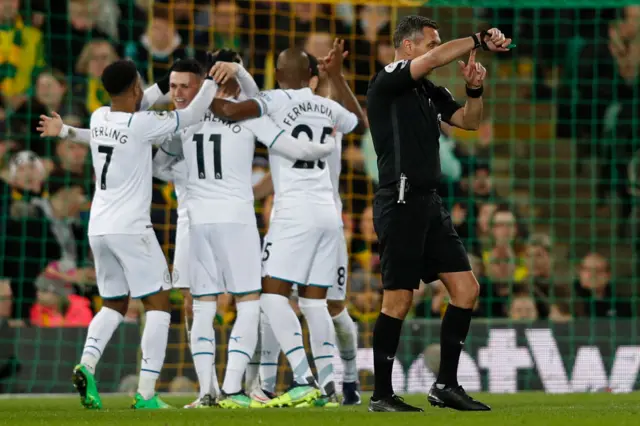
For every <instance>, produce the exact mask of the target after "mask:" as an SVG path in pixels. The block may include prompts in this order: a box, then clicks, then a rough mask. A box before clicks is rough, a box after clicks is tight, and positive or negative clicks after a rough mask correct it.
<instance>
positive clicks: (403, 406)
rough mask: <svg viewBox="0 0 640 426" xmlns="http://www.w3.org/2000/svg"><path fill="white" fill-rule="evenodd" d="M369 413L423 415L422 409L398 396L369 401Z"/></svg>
mask: <svg viewBox="0 0 640 426" xmlns="http://www.w3.org/2000/svg"><path fill="white" fill-rule="evenodd" d="M369 411H371V412H381V413H385V412H386V413H390V412H405V413H422V412H423V411H424V410H423V409H422V408H418V407H414V406H413V405H409V404H407V403H406V402H404V399H402V398H401V397H399V396H398V395H395V394H394V395H390V396H385V397H382V398H380V399H374V398H373V397H372V398H371V400H370V401H369Z"/></svg>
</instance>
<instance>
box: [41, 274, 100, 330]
mask: <svg viewBox="0 0 640 426" xmlns="http://www.w3.org/2000/svg"><path fill="white" fill-rule="evenodd" d="M59 269H60V264H59V263H58V262H51V263H50V264H49V265H48V266H47V267H46V269H45V270H44V271H43V272H42V273H41V274H40V275H39V276H38V278H36V281H35V287H36V289H37V291H36V303H35V304H34V305H33V306H32V307H31V314H30V319H31V325H33V326H36V327H88V326H89V323H90V322H91V319H92V318H93V313H92V312H91V308H90V307H89V305H90V302H89V300H88V299H87V298H85V297H82V296H78V295H77V294H73V287H72V284H71V283H69V282H65V281H64V280H60V279H58V278H57V277H56V276H55V274H51V273H49V271H50V270H54V271H55V270H59ZM70 272H75V271H73V270H72V271H66V273H70Z"/></svg>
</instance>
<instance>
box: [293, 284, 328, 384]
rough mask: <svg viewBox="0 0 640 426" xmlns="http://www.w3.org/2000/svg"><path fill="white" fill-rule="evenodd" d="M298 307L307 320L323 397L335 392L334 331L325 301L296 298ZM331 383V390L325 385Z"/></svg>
mask: <svg viewBox="0 0 640 426" xmlns="http://www.w3.org/2000/svg"><path fill="white" fill-rule="evenodd" d="M298 306H300V310H301V311H302V314H303V315H304V317H305V319H306V320H307V326H308V327H309V341H310V343H311V353H312V354H313V362H314V363H315V365H316V371H317V373H318V383H319V384H320V390H321V391H322V393H323V395H326V394H327V393H332V392H335V381H334V378H333V350H334V348H335V346H336V345H335V330H334V328H333V321H332V320H331V315H330V314H329V310H328V309H327V300H326V299H307V298H304V297H300V298H298ZM330 383H333V385H334V387H333V388H327V385H328V384H330Z"/></svg>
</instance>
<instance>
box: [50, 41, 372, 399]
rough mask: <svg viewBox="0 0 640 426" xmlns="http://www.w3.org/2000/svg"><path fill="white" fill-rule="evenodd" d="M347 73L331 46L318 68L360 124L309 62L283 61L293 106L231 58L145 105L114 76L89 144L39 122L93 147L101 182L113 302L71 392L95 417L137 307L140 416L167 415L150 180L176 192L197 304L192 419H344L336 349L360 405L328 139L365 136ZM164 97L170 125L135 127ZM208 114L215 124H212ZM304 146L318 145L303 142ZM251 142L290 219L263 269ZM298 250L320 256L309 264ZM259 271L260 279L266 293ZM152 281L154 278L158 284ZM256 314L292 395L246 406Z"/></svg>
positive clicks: (127, 75)
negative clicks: (203, 414) (232, 310)
mask: <svg viewBox="0 0 640 426" xmlns="http://www.w3.org/2000/svg"><path fill="white" fill-rule="evenodd" d="M341 64H342V47H341V44H339V43H337V44H336V45H335V46H334V49H333V50H332V51H331V52H330V54H329V56H327V58H324V59H323V63H322V66H323V67H324V69H325V70H326V74H327V75H329V77H330V81H331V88H332V95H334V96H335V97H336V98H338V99H341V100H342V101H343V102H344V105H345V106H347V107H348V108H349V109H351V110H352V111H355V112H356V114H357V115H356V114H353V113H350V112H349V111H347V110H346V109H345V108H344V107H342V106H341V105H339V104H338V103H336V102H334V101H331V100H329V99H326V98H322V97H319V96H316V95H314V94H313V93H312V91H311V89H309V85H310V83H311V82H312V81H313V80H314V79H315V80H317V72H312V71H315V70H316V69H317V65H313V66H311V65H312V64H310V60H309V57H308V56H307V55H306V54H304V53H303V52H300V51H298V50H295V49H289V50H287V51H285V52H283V54H282V55H281V56H280V58H279V60H278V71H277V72H278V81H279V83H280V87H282V88H286V89H288V90H276V91H269V92H263V93H260V94H259V93H258V88H257V86H256V85H255V82H254V81H253V78H252V77H251V76H250V75H249V73H248V72H247V71H246V70H245V69H244V68H243V67H242V65H241V60H240V58H239V56H238V55H237V54H235V53H234V52H231V51H221V52H218V53H217V54H214V55H210V58H209V62H208V63H207V64H206V68H204V69H203V67H202V66H201V65H200V64H198V63H197V62H195V61H192V60H185V61H180V62H177V63H176V64H174V67H173V68H172V72H170V74H169V75H168V76H167V77H166V78H165V79H163V80H162V81H159V82H158V83H157V84H156V85H154V86H152V87H151V88H149V89H147V90H146V91H145V92H144V93H143V92H142V89H141V88H140V78H139V76H138V73H137V71H136V70H135V66H133V64H132V63H131V62H129V61H118V62H116V63H114V64H113V65H111V66H110V67H108V68H107V70H105V73H104V76H103V80H104V81H103V82H104V85H105V88H106V89H107V90H108V91H109V93H110V95H111V98H112V100H113V102H112V106H111V107H104V108H101V109H99V110H97V111H96V112H95V113H94V114H93V115H92V118H91V129H75V128H72V127H69V126H66V125H63V123H62V121H61V120H60V117H59V116H57V115H56V114H54V117H53V118H49V117H42V122H41V129H42V132H43V135H44V136H64V137H69V138H72V139H74V140H77V141H79V142H84V143H88V144H89V145H90V146H91V151H92V157H93V164H94V169H95V173H96V176H98V179H97V180H96V193H95V196H94V200H93V204H92V208H91V223H90V229H89V233H90V234H89V235H90V240H91V247H92V249H93V251H94V256H95V257H96V269H97V279H98V287H99V290H100V294H101V296H102V297H103V299H104V300H105V302H104V307H103V308H102V309H101V311H100V312H99V313H98V314H97V315H96V317H95V319H94V320H93V322H92V323H91V325H90V327H89V330H88V334H87V341H86V343H85V348H84V351H83V355H82V359H81V361H80V364H78V366H77V367H76V368H75V369H74V385H75V386H76V388H77V390H78V392H79V394H80V397H81V402H82V404H83V405H84V406H85V407H87V408H101V407H102V401H101V399H100V395H99V393H98V389H97V385H96V381H95V378H94V373H95V368H96V366H97V363H98V361H99V359H100V356H101V355H102V352H103V350H104V348H105V346H106V344H107V343H108V341H109V339H110V337H111V335H112V334H113V332H114V331H115V329H116V328H117V327H118V325H119V324H120V323H121V322H122V319H123V314H124V312H126V307H127V303H128V300H129V296H132V297H139V298H141V299H142V300H143V304H144V305H145V309H146V311H147V321H146V325H145V331H144V333H143V336H142V343H141V346H142V359H143V365H142V366H141V373H140V385H139V389H138V393H137V395H136V400H135V402H134V406H133V407H134V408H136V409H159V408H169V406H168V405H167V404H165V403H164V402H163V401H162V400H160V398H158V396H157V395H156V394H155V382H156V380H157V377H158V376H159V374H160V370H161V367H162V364H163V362H164V355H165V352H166V344H167V335H168V327H169V321H168V318H169V314H168V311H169V303H168V291H169V285H168V283H167V282H166V281H165V280H164V275H165V274H164V271H166V270H167V267H166V262H165V261H164V257H163V256H162V252H161V250H160V247H159V245H158V242H157V240H156V238H155V235H153V231H152V230H151V223H150V218H149V215H148V205H149V204H150V198H151V197H150V191H151V177H152V174H153V175H155V176H157V177H161V178H162V177H163V178H165V179H167V180H172V181H173V182H174V183H175V185H176V192H177V196H178V215H179V219H178V231H177V234H178V235H177V237H176V255H175V259H174V274H173V284H174V286H175V287H180V288H188V289H189V290H188V291H189V293H190V297H192V298H193V302H192V304H193V326H192V329H191V336H190V347H191V351H192V355H193V359H194V365H195V367H196V373H197V375H198V380H199V384H200V395H199V397H198V399H196V401H194V402H193V403H191V404H189V405H187V406H186V408H200V407H208V406H212V405H214V404H216V403H217V404H218V405H219V406H221V407H223V408H260V407H263V406H267V407H270V406H314V405H317V406H333V405H337V403H338V398H337V393H336V389H335V385H334V379H333V367H332V362H333V360H332V358H333V348H334V346H335V340H336V339H335V335H336V333H337V336H338V343H339V345H338V346H339V349H340V353H341V357H342V358H343V360H344V361H345V364H346V365H345V366H346V372H345V380H344V386H343V389H344V393H345V400H344V403H346V404H357V403H360V398H359V395H358V393H357V387H356V377H357V371H356V368H355V356H356V329H355V324H354V323H353V321H352V320H351V319H350V318H349V317H348V315H347V313H346V310H344V303H343V301H344V285H345V279H346V266H347V265H346V261H345V260H344V258H345V257H346V245H345V243H344V237H343V235H342V224H341V220H340V218H341V203H339V196H338V197H337V196H336V194H337V184H338V178H339V173H340V171H339V166H340V151H339V149H340V148H339V147H336V140H335V139H334V136H333V134H334V133H335V132H339V133H338V134H343V133H348V132H350V131H352V130H354V129H355V128H356V127H361V125H362V122H363V120H362V119H363V117H364V114H363V113H362V110H361V109H360V107H359V105H357V102H356V101H355V97H354V96H353V94H352V93H351V92H350V90H349V88H348V85H347V84H346V82H345V81H344V78H343V77H342V69H341ZM207 73H208V76H206V77H205V75H206V74H207ZM312 74H316V77H314V76H312ZM203 80H215V82H213V81H204V82H203ZM216 83H218V84H216ZM316 84H317V83H316ZM216 92H217V95H216V97H217V99H216V101H215V102H213V103H212V99H213V96H214V93H216ZM167 94H170V95H171V100H172V102H173V103H174V106H175V107H176V109H175V111H172V112H155V113H145V112H141V111H142V110H144V109H146V108H148V107H150V106H151V105H153V104H154V103H155V102H156V101H158V100H159V99H161V98H163V97H164V96H165V95H167ZM243 99H249V100H246V101H244V102H241V101H242V100H243ZM209 105H211V106H212V107H213V112H214V114H212V113H211V111H208V107H209ZM298 105H309V106H310V107H309V108H308V109H307V110H306V111H302V112H301V113H299V114H298V117H297V118H296V122H295V124H294V125H292V126H287V125H286V121H287V120H286V117H287V114H288V112H289V110H291V109H292V108H296V109H298V108H297V106H298ZM227 119H232V121H233V124H231V123H230V121H228V120H227ZM274 122H275V123H274ZM116 134H117V135H118V137H117V138H116V137H114V136H113V135H116ZM338 134H336V136H335V137H338V136H337V135H338ZM301 137H302V138H304V139H308V141H311V142H314V143H308V141H306V140H303V141H297V140H296V139H295V138H301ZM123 138H124V139H126V141H125V142H122V140H123ZM256 139H258V140H259V141H260V142H262V143H263V144H265V145H266V146H267V147H268V148H269V154H270V162H271V169H272V174H273V181H274V182H273V184H274V187H275V194H276V195H275V199H276V206H277V209H276V210H278V212H281V213H277V214H276V216H275V217H274V221H273V224H272V227H271V229H270V231H269V235H268V236H267V238H266V243H265V246H264V247H263V250H262V253H261V249H260V240H259V235H258V229H257V224H256V219H255V213H254V208H253V201H254V200H253V191H252V186H251V164H252V160H253V154H254V152H253V151H254V141H255V140H256ZM152 145H157V146H159V147H160V148H159V150H158V152H157V154H156V155H155V157H154V158H153V161H152V160H151V156H150V155H148V154H145V151H146V152H149V153H150V152H151V146H152ZM327 156H329V158H328V163H329V166H328V167H325V163H324V162H323V161H321V160H322V159H324V158H326V157H327ZM147 158H148V159H149V160H148V162H147V161H146V159H147ZM141 159H142V160H141ZM309 165H311V166H309ZM116 201H117V202H116ZM336 204H338V205H336ZM144 206H147V207H144ZM127 212H130V214H127ZM144 212H146V214H145V213H144ZM322 212H324V214H320V213H322ZM116 218H120V219H121V220H120V219H119V220H114V219H116ZM289 224H292V225H291V226H289ZM92 225H93V226H92ZM239 236H240V237H239ZM310 238H311V239H313V240H314V241H311V242H310V241H309V239H310ZM301 246H302V247H310V248H311V249H310V250H307V251H306V252H302V251H301V250H300V247H301ZM338 253H339V254H340V257H341V259H340V260H339V259H338V255H337V254H338ZM294 254H295V255H296V256H297V257H298V258H300V256H301V255H302V254H303V255H304V259H301V261H300V262H298V263H297V267H296V268H294V269H293V270H292V269H290V268H289V266H290V262H288V259H290V258H291V257H292V256H293V255H294ZM141 259H142V260H141ZM143 261H144V262H143ZM127 262H128V263H127ZM145 262H146V263H145ZM261 262H262V266H261V264H260V263H261ZM261 269H262V271H263V273H262V275H266V276H265V277H264V279H262V283H261V276H260V275H261ZM154 271H158V272H159V274H155V275H154V274H153V273H150V272H154ZM161 275H162V277H161ZM293 283H295V284H297V285H298V286H299V290H298V292H299V295H300V299H299V300H300V302H299V303H300V307H301V310H302V311H303V314H304V315H305V317H306V319H307V323H308V324H309V328H310V332H311V349H312V352H313V356H314V359H315V364H316V369H317V371H318V381H319V383H320V385H318V383H317V382H316V379H315V378H314V377H313V375H312V374H311V371H310V368H309V365H308V362H307V357H306V353H305V351H304V346H303V342H302V334H301V328H300V323H299V321H298V319H297V318H296V317H295V314H294V313H293V311H292V310H291V307H290V306H289V304H288V300H287V298H288V297H289V295H290V292H291V286H292V284H293ZM328 289H332V290H331V292H335V291H336V290H337V295H336V296H332V295H331V292H330V298H331V299H336V300H337V303H336V302H331V306H332V308H331V310H332V312H331V314H330V313H329V310H328V308H327V302H326V299H327V292H328ZM222 293H230V294H233V295H234V298H235V301H236V307H237V312H238V315H237V319H236V322H235V324H234V326H233V329H232V331H231V334H230V339H229V341H230V342H229V346H228V358H227V359H228V362H227V366H226V372H225V377H224V382H223V384H222V389H221V390H220V389H219V387H218V381H217V377H216V375H215V348H216V345H215V332H214V329H213V320H214V317H215V314H216V300H217V296H218V295H219V294H222ZM260 293H262V296H261V295H260ZM261 312H262V313H263V315H262V316H263V318H265V317H266V318H268V320H269V323H268V324H264V325H263V328H264V329H263V339H262V345H263V347H264V346H268V345H269V344H271V345H272V347H274V348H276V349H275V350H276V353H278V352H279V350H280V348H283V349H284V351H285V355H286V356H287V358H288V360H289V362H290V364H291V367H292V371H293V373H294V384H293V386H292V387H291V388H290V389H289V390H288V391H287V392H285V393H284V394H283V395H280V396H276V395H274V394H273V393H272V392H273V390H272V389H273V388H270V389H264V390H265V391H266V392H263V391H259V392H258V389H260V388H259V387H258V389H253V390H254V391H255V392H252V395H254V398H250V397H249V396H247V395H246V394H245V393H244V391H243V389H242V379H243V376H244V375H245V372H246V371H247V366H248V364H249V362H250V360H251V359H252V357H253V355H254V352H255V350H256V345H257V342H258V333H259V325H258V324H259V319H260V316H261ZM332 314H333V315H332ZM152 317H153V318H152ZM332 317H333V318H332ZM332 319H333V321H332ZM269 324H270V325H272V326H273V327H274V328H273V335H275V339H274V340H273V341H268V340H265V339H264V336H265V335H267V334H268V328H267V327H268V326H269ZM334 324H335V330H334ZM276 340H277V341H276ZM263 352H264V351H263ZM263 364H268V363H267V362H264V363H263ZM276 368H277V366H276ZM261 373H265V374H271V373H268V372H266V370H265V371H261ZM261 382H262V384H268V383H273V385H275V380H272V377H270V376H269V377H265V376H263V377H262V380H261ZM263 387H268V386H263ZM255 396H259V397H255Z"/></svg>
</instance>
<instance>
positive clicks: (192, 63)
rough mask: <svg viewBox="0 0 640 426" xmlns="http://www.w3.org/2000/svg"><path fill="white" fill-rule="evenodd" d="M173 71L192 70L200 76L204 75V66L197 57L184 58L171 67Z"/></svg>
mask: <svg viewBox="0 0 640 426" xmlns="http://www.w3.org/2000/svg"><path fill="white" fill-rule="evenodd" d="M171 71H174V72H190V73H193V74H195V75H198V76H203V75H204V68H203V67H202V65H201V64H200V62H198V61H196V60H195V59H182V60H180V61H177V62H176V63H175V64H173V67H171Z"/></svg>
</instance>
